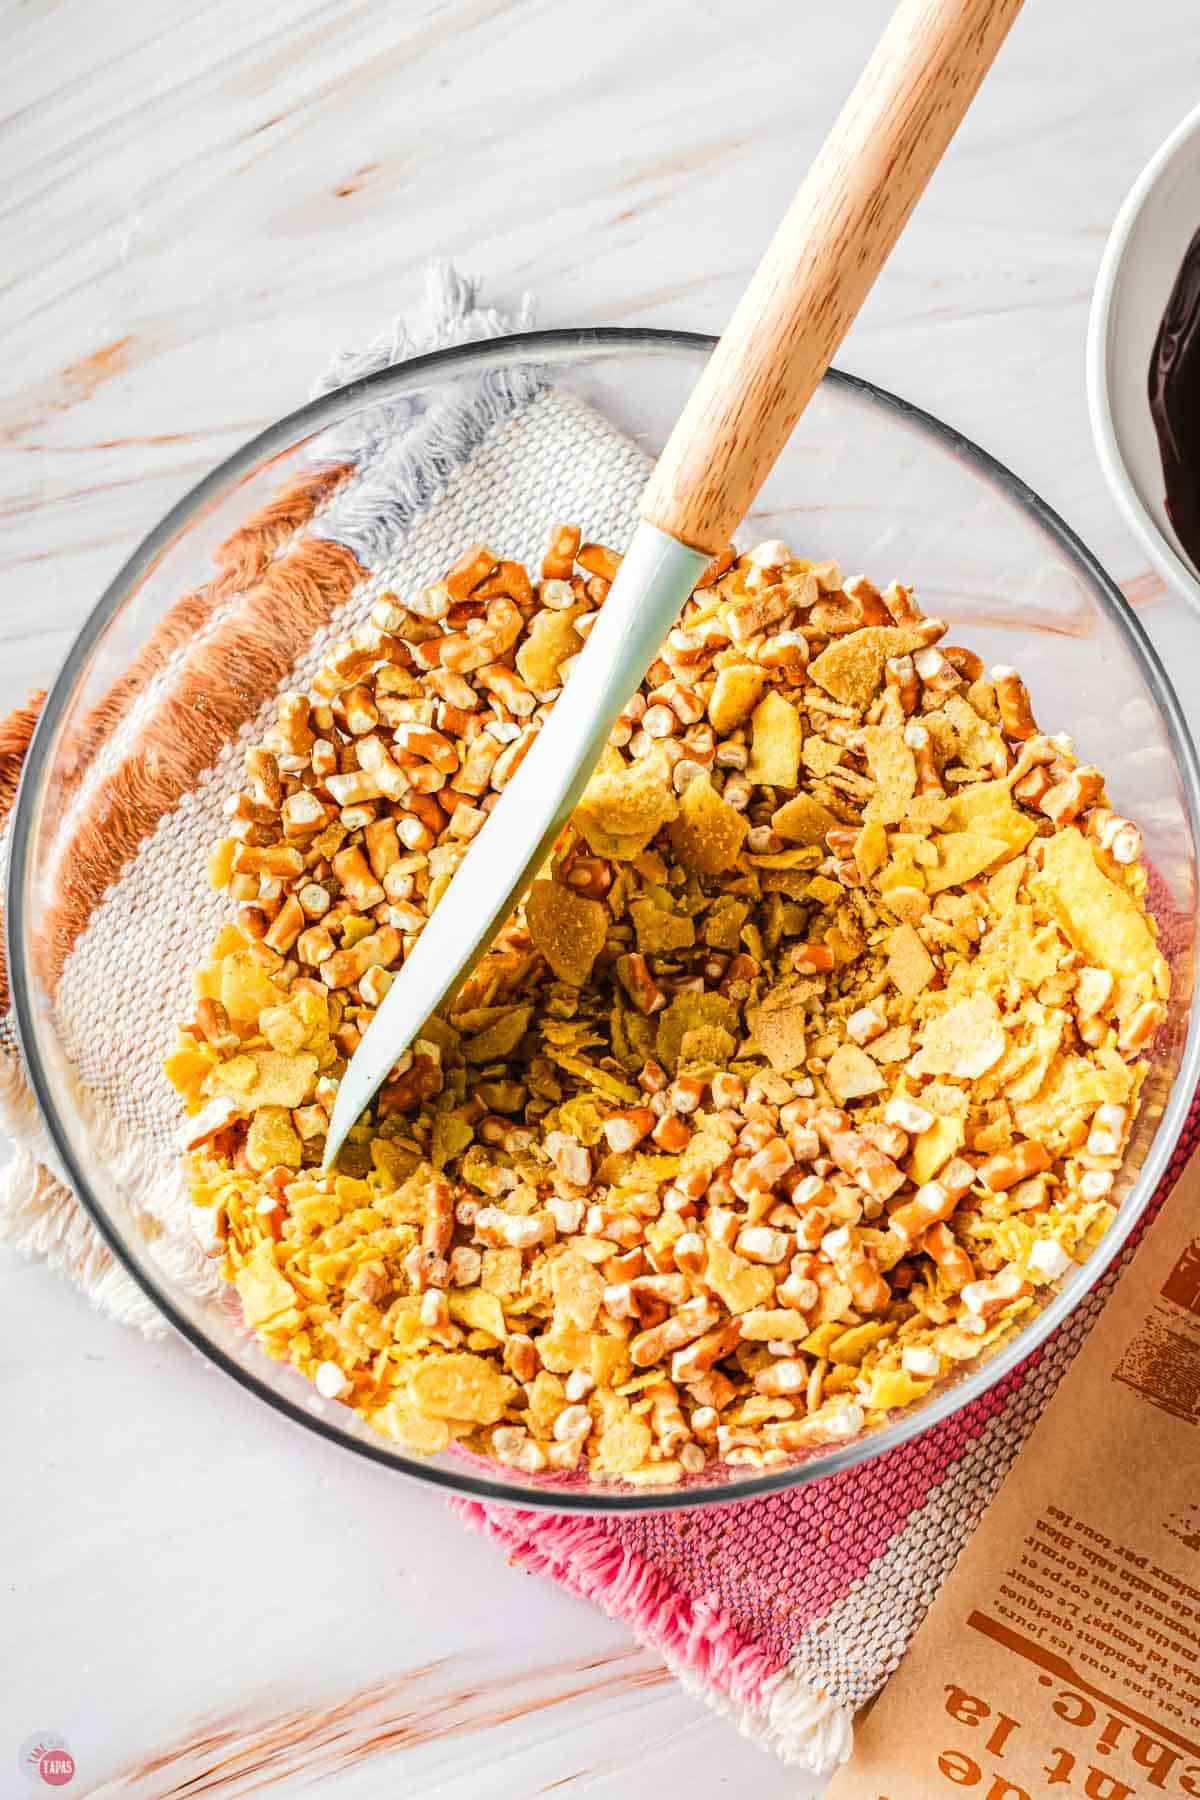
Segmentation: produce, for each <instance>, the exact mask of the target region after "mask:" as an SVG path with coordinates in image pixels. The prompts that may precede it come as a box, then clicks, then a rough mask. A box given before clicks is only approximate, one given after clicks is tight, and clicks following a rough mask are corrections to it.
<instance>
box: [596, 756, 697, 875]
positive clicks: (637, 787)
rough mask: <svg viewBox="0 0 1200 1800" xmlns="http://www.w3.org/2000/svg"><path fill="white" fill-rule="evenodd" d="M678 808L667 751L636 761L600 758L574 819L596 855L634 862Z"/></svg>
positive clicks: (673, 816)
mask: <svg viewBox="0 0 1200 1800" xmlns="http://www.w3.org/2000/svg"><path fill="white" fill-rule="evenodd" d="M678 811H679V806H678V802H677V801H676V798H675V789H674V787H673V786H672V784H671V769H670V765H669V763H668V762H667V759H666V757H665V756H664V755H663V753H662V751H661V750H660V751H656V752H654V753H652V754H651V755H649V756H645V757H643V758H642V759H641V760H640V761H638V762H635V763H628V764H627V763H619V766H613V765H612V764H611V763H601V765H600V767H599V768H598V769H597V770H596V773H595V774H594V775H593V776H592V779H591V780H590V781H589V782H588V784H587V787H586V788H585V789H584V794H583V799H582V800H581V801H580V802H579V805H578V806H577V807H576V808H575V815H574V817H575V824H576V825H577V826H578V828H579V830H580V832H581V833H582V834H583V836H584V837H585V838H586V839H587V841H588V843H589V845H590V846H591V848H592V849H593V850H594V851H595V853H596V855H597V856H615V857H618V858H620V859H622V860H623V861H629V860H630V859H631V858H633V857H635V856H636V855H637V854H638V852H639V851H641V850H644V849H645V848H646V846H647V844H649V843H650V841H651V839H652V838H654V837H656V836H657V835H658V833H659V832H660V831H661V830H662V828H663V826H664V825H666V824H669V823H670V821H671V820H672V819H673V818H675V816H676V814H677V813H678Z"/></svg>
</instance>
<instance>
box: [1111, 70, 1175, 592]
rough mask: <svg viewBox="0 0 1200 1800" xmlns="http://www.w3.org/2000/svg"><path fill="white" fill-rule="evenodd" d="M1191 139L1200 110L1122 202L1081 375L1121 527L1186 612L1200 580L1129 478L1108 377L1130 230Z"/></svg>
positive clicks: (1169, 138)
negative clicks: (1127, 530)
mask: <svg viewBox="0 0 1200 1800" xmlns="http://www.w3.org/2000/svg"><path fill="white" fill-rule="evenodd" d="M1194 138H1200V105H1197V106H1194V107H1193V108H1192V110H1191V111H1190V112H1189V113H1187V114H1186V116H1185V117H1184V118H1182V119H1181V120H1180V121H1179V124H1178V125H1176V127H1175V128H1174V130H1173V131H1172V132H1170V133H1169V135H1168V136H1167V137H1166V138H1165V139H1164V140H1163V142H1162V143H1161V144H1160V145H1159V147H1158V149H1157V150H1156V151H1155V152H1154V154H1153V156H1152V157H1151V158H1150V160H1149V161H1148V162H1147V163H1146V165H1145V167H1144V168H1143V169H1142V171H1141V173H1140V174H1139V175H1138V176H1137V178H1136V180H1135V181H1134V182H1133V185H1132V186H1131V187H1130V189H1129V191H1128V193H1127V194H1126V196H1125V198H1124V200H1123V201H1122V202H1121V206H1120V209H1119V210H1118V212H1117V216H1116V218H1115V219H1114V220H1113V225H1112V229H1111V231H1110V232H1109V234H1108V238H1107V240H1106V242H1105V245H1104V249H1103V252H1102V253H1101V257H1100V266H1099V268H1098V269H1097V271H1096V282H1095V286H1094V287H1093V289H1092V303H1091V306H1090V308H1089V311H1088V325H1087V341H1086V350H1085V371H1086V386H1087V403H1088V414H1089V416H1090V419H1091V426H1092V439H1093V442H1094V443H1095V446H1096V454H1097V456H1098V457H1099V459H1100V467H1101V468H1102V470H1103V471H1104V479H1105V480H1106V482H1107V483H1108V487H1109V492H1110V493H1111V494H1112V497H1113V499H1114V500H1115V501H1116V503H1117V506H1118V508H1119V510H1120V511H1121V513H1122V515H1123V516H1124V519H1125V523H1126V524H1127V525H1128V526H1129V528H1130V530H1131V531H1132V532H1133V534H1134V536H1135V537H1136V538H1137V539H1138V541H1139V542H1140V544H1141V546H1142V548H1143V550H1144V551H1145V552H1146V555H1147V556H1148V557H1149V558H1150V562H1151V565H1152V567H1153V568H1154V569H1155V570H1156V571H1157V572H1158V574H1159V575H1161V576H1162V578H1163V580H1164V581H1165V582H1166V583H1167V585H1168V586H1169V587H1170V588H1172V589H1173V590H1174V591H1175V592H1176V593H1178V594H1181V595H1182V597H1183V598H1184V599H1185V600H1186V601H1187V603H1188V605H1189V606H1192V607H1195V608H1197V609H1198V610H1200V576H1198V575H1197V574H1196V573H1195V571H1194V570H1192V569H1191V568H1190V567H1189V565H1188V564H1187V563H1186V562H1185V561H1184V559H1183V557H1182V556H1181V555H1180V554H1179V552H1178V550H1177V549H1176V548H1175V546H1174V544H1173V543H1172V542H1171V540H1170V539H1169V538H1168V537H1167V535H1166V533H1165V532H1164V531H1163V529H1162V526H1161V525H1160V524H1159V522H1158V520H1157V519H1156V518H1155V517H1154V514H1153V513H1152V512H1151V511H1150V509H1149V508H1148V507H1147V506H1146V504H1145V502H1144V501H1143V499H1142V497H1141V495H1140V493H1139V492H1138V490H1137V487H1136V485H1135V483H1134V481H1133V477H1132V476H1131V474H1130V472H1129V464H1128V463H1127V461H1126V459H1125V453H1124V450H1123V449H1122V447H1121V440H1120V438H1119V437H1118V435H1117V430H1116V426H1115V424H1114V422H1113V408H1112V392H1111V388H1110V385H1109V374H1108V369H1109V350H1110V347H1111V344H1112V336H1113V314H1114V310H1115V307H1116V301H1117V295H1118V292H1119V289H1120V287H1121V283H1122V279H1123V277H1124V274H1125V269H1126V253H1127V251H1128V249H1129V243H1130V239H1131V238H1132V236H1133V232H1134V228H1135V226H1136V225H1137V222H1138V220H1139V219H1140V217H1141V215H1142V212H1143V211H1144V209H1145V206H1146V203H1147V201H1148V200H1149V198H1150V196H1151V194H1152V193H1153V192H1154V190H1155V188H1156V187H1157V186H1158V184H1159V181H1160V180H1161V178H1162V176H1163V175H1164V174H1165V173H1166V171H1167V169H1168V168H1169V167H1170V166H1171V164H1172V163H1173V162H1174V160H1175V158H1176V156H1177V155H1178V154H1179V152H1180V151H1181V150H1182V149H1183V148H1184V146H1185V145H1187V144H1189V143H1190V142H1191V141H1192V140H1193V139H1194Z"/></svg>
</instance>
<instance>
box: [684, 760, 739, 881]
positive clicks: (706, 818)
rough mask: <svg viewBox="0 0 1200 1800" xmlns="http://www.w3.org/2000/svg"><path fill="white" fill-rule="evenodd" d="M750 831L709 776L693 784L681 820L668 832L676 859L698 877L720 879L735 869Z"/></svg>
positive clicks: (689, 789) (686, 798)
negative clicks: (693, 871) (722, 874)
mask: <svg viewBox="0 0 1200 1800" xmlns="http://www.w3.org/2000/svg"><path fill="white" fill-rule="evenodd" d="M749 829H750V827H749V822H748V820H746V819H745V818H743V816H742V814H741V813H740V812H738V811H737V810H736V809H735V808H734V807H732V806H730V804H729V802H728V800H726V799H725V797H724V796H723V795H722V794H718V792H717V790H716V789H715V788H714V787H713V785H712V782H711V781H710V780H709V779H708V777H707V776H701V777H700V779H699V780H697V781H693V782H692V784H691V786H690V787H689V788H687V789H685V791H684V795H683V798H682V800H681V801H680V802H679V812H678V817H677V818H675V819H674V820H673V821H672V823H671V825H670V827H669V831H668V835H669V837H670V839H671V847H672V849H673V850H674V851H675V854H676V856H678V858H679V859H680V861H681V862H682V863H684V864H686V866H687V867H688V868H689V869H694V870H695V871H696V873H697V874H698V875H720V874H721V873H722V871H723V870H725V869H729V868H732V866H733V864H734V863H735V862H736V861H737V858H738V852H739V850H740V849H741V847H742V844H743V843H744V841H745V837H746V833H747V831H748V830H749Z"/></svg>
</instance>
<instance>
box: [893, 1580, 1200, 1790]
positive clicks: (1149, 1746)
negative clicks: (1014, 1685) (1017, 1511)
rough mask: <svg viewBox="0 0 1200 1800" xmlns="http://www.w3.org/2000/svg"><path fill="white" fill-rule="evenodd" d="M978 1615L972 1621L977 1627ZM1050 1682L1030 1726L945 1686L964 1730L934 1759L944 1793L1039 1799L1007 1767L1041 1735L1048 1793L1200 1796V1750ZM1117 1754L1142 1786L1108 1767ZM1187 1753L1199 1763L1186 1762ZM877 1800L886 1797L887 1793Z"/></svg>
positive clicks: (956, 1720) (979, 1698)
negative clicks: (1011, 1754)
mask: <svg viewBox="0 0 1200 1800" xmlns="http://www.w3.org/2000/svg"><path fill="white" fill-rule="evenodd" d="M977 1616H978V1615H972V1618H971V1619H970V1620H969V1621H968V1623H969V1624H971V1625H975V1626H976V1629H978V1626H977V1625H976V1618H977ZM1045 1680H1046V1688H1047V1689H1048V1690H1049V1691H1045V1690H1042V1694H1043V1695H1044V1698H1042V1703H1041V1704H1040V1705H1039V1706H1038V1708H1037V1711H1036V1713H1035V1714H1034V1715H1033V1717H1032V1719H1031V1720H1022V1719H1016V1718H1014V1717H1013V1716H1012V1715H1011V1714H1010V1713H1006V1712H1003V1711H1001V1710H1000V1709H999V1708H998V1707H995V1706H993V1705H992V1704H991V1703H990V1702H989V1701H988V1700H986V1699H985V1698H984V1697H983V1696H982V1695H981V1694H970V1693H968V1692H967V1691H966V1689H965V1688H961V1687H958V1686H956V1685H955V1684H954V1683H953V1682H947V1683H946V1687H945V1695H946V1706H945V1710H946V1714H947V1716H948V1717H949V1718H950V1719H952V1720H953V1721H954V1723H955V1724H956V1725H958V1726H960V1727H963V1728H964V1729H962V1730H959V1731H957V1732H955V1733H954V1738H953V1742H952V1743H950V1744H948V1745H947V1746H946V1747H945V1748H944V1749H942V1750H940V1751H939V1752H937V1755H936V1765H935V1766H936V1771H937V1775H938V1776H939V1777H940V1781H941V1783H942V1784H944V1788H945V1791H946V1792H950V1791H952V1790H953V1789H954V1788H978V1789H980V1790H981V1800H1038V1794H1039V1792H1040V1789H1038V1790H1034V1791H1032V1792H1031V1790H1030V1789H1029V1788H1028V1787H1024V1786H1022V1785H1021V1784H1020V1783H1018V1782H1015V1781H1010V1780H1009V1779H1008V1777H1007V1776H1006V1774H1005V1773H1004V1769H1003V1767H1002V1765H1003V1762H1004V1759H1005V1753H1006V1751H1012V1750H1014V1749H1015V1748H1016V1743H1015V1739H1016V1734H1018V1733H1022V1734H1025V1735H1029V1734H1032V1733H1036V1734H1037V1739H1038V1743H1037V1754H1038V1755H1039V1756H1040V1757H1044V1758H1045V1760H1044V1762H1043V1763H1042V1774H1043V1775H1044V1776H1045V1786H1046V1787H1047V1788H1061V1789H1063V1790H1065V1791H1067V1792H1073V1793H1075V1794H1079V1795H1083V1796H1086V1800H1143V1797H1144V1796H1149V1795H1150V1794H1152V1793H1159V1794H1162V1793H1174V1794H1186V1795H1189V1796H1191V1795H1200V1746H1195V1745H1189V1746H1187V1747H1186V1751H1185V1749H1184V1748H1183V1746H1182V1740H1180V1741H1179V1742H1178V1743H1166V1742H1164V1741H1163V1738H1162V1736H1161V1735H1159V1736H1156V1735H1155V1734H1154V1733H1152V1732H1150V1731H1147V1730H1146V1729H1145V1728H1144V1727H1143V1726H1141V1725H1139V1724H1138V1723H1137V1722H1136V1721H1135V1720H1132V1719H1130V1718H1128V1717H1126V1716H1124V1714H1122V1713H1120V1712H1117V1711H1115V1710H1112V1709H1111V1708H1109V1707H1106V1706H1105V1705H1103V1704H1102V1703H1100V1702H1097V1701H1095V1700H1093V1699H1091V1698H1090V1697H1089V1696H1088V1695H1087V1694H1082V1693H1080V1692H1078V1691H1077V1689H1075V1688H1074V1687H1073V1686H1071V1684H1070V1683H1064V1684H1063V1685H1061V1686H1059V1685H1056V1683H1055V1682H1054V1680H1053V1678H1052V1677H1049V1676H1047V1677H1046V1678H1045ZM1035 1704H1036V1702H1035ZM944 1735H948V1734H944ZM1022 1748H1023V1749H1026V1748H1027V1747H1026V1746H1022ZM1118 1750H1119V1751H1121V1752H1123V1754H1124V1756H1125V1757H1126V1758H1127V1759H1128V1760H1129V1761H1130V1762H1131V1763H1132V1764H1133V1765H1134V1767H1135V1768H1137V1769H1138V1770H1139V1771H1140V1770H1143V1769H1144V1770H1145V1772H1146V1773H1145V1783H1146V1785H1145V1786H1144V1787H1143V1786H1142V1785H1140V1784H1139V1785H1138V1786H1136V1787H1135V1786H1132V1785H1131V1784H1130V1783H1129V1782H1127V1781H1123V1780H1121V1779H1120V1778H1119V1777H1118V1776H1115V1775H1113V1774H1111V1773H1110V1772H1109V1771H1108V1769H1106V1768H1105V1767H1104V1758H1105V1757H1109V1756H1111V1755H1112V1754H1113V1753H1114V1752H1116V1751H1118ZM1187 1754H1190V1756H1191V1757H1192V1758H1193V1759H1194V1760H1192V1761H1190V1762H1189V1761H1187V1760H1185V1757H1186V1755H1187ZM879 1800H887V1796H886V1795H882V1794H881V1795H880V1796H879Z"/></svg>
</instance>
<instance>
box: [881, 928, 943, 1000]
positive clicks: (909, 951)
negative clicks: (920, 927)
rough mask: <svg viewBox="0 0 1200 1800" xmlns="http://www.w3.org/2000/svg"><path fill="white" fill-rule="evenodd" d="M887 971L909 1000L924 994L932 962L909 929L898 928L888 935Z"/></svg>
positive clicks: (922, 945) (928, 981)
mask: <svg viewBox="0 0 1200 1800" xmlns="http://www.w3.org/2000/svg"><path fill="white" fill-rule="evenodd" d="M887 971H888V974H889V975H890V977H891V979H892V980H893V981H894V982H895V984H896V986H897V988H898V989H899V990H900V992H901V993H902V994H904V995H906V996H907V997H908V998H909V999H910V1000H911V999H913V998H914V997H915V996H916V995H917V994H923V993H924V992H925V989H926V988H927V987H928V986H929V984H930V982H931V981H932V980H933V977H934V974H935V973H936V971H935V968H934V962H933V958H932V956H930V954H929V952H928V950H927V949H926V948H925V945H924V944H923V943H922V941H921V938H920V936H919V935H918V933H917V931H916V930H915V929H914V927H913V926H912V925H905V924H901V925H897V926H896V927H895V929H894V930H893V931H890V932H889V933H888V939H887Z"/></svg>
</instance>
